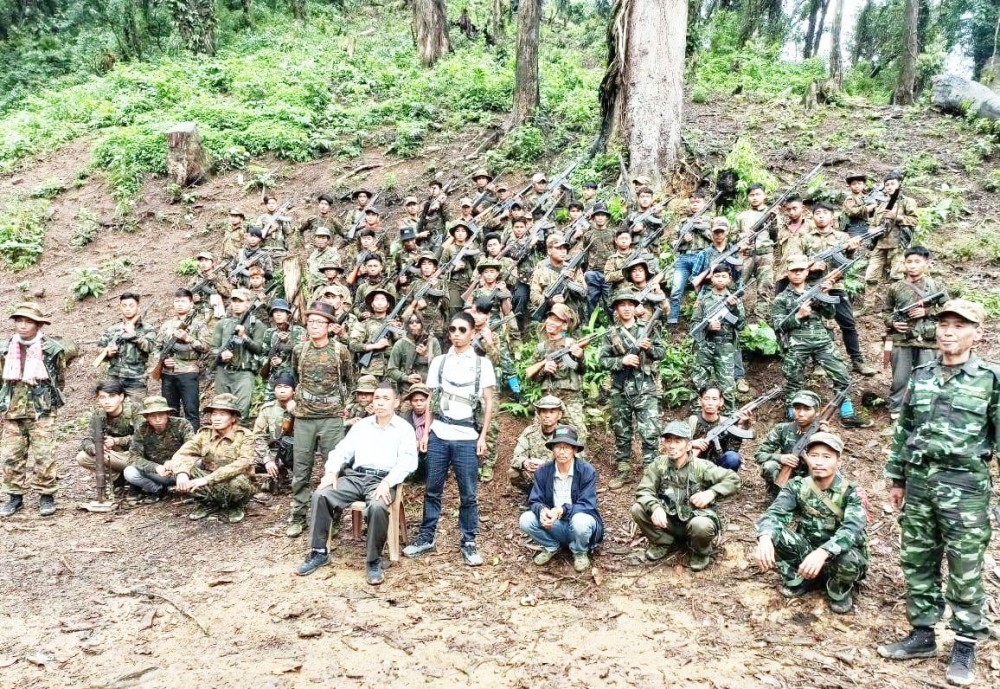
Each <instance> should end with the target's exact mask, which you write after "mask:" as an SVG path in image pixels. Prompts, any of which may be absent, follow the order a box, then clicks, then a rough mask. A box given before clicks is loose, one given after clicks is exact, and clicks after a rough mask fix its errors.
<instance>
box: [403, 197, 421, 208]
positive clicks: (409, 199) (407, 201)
mask: <svg viewBox="0 0 1000 689" xmlns="http://www.w3.org/2000/svg"><path fill="white" fill-rule="evenodd" d="M412 203H420V199H418V198H417V197H416V196H407V197H406V198H405V199H403V205H404V206H409V205H410V204H412Z"/></svg>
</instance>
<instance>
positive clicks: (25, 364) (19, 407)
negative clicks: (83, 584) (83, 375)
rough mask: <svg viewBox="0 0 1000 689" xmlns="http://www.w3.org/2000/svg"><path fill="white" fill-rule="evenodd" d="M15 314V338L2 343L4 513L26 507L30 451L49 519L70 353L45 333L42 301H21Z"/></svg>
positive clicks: (42, 507) (0, 407) (41, 511)
mask: <svg viewBox="0 0 1000 689" xmlns="http://www.w3.org/2000/svg"><path fill="white" fill-rule="evenodd" d="M10 317H11V319H12V320H13V321H14V336H13V337H11V339H10V340H6V341H4V342H2V343H0V361H2V363H3V383H2V384H0V413H2V414H3V433H2V434H0V457H2V458H3V490H4V492H5V493H7V495H8V500H7V503H6V504H5V505H4V506H3V507H0V517H9V516H11V515H12V514H14V513H15V512H17V511H18V510H19V509H21V507H23V506H24V491H25V490H27V487H28V486H27V484H28V453H29V451H30V452H31V456H32V460H33V463H34V467H35V469H34V476H33V480H32V482H31V487H32V488H34V489H35V491H37V492H38V494H39V498H38V512H39V514H41V515H42V516H43V517H47V516H49V515H52V514H55V511H56V499H55V494H56V491H57V490H58V484H57V480H58V475H57V471H56V448H55V432H56V413H57V411H58V409H59V407H61V406H63V395H62V387H63V385H64V384H65V382H66V367H67V366H68V365H69V362H70V355H69V353H68V352H67V350H66V349H65V348H64V347H63V345H62V343H61V342H60V341H59V340H56V339H54V338H52V337H49V336H48V335H45V334H43V333H42V326H44V325H48V324H49V323H51V321H50V320H48V319H47V318H45V316H43V315H42V312H41V310H40V309H39V308H38V305H37V304H35V303H33V302H25V303H23V304H18V306H17V307H16V308H15V309H14V313H12V314H11V316H10Z"/></svg>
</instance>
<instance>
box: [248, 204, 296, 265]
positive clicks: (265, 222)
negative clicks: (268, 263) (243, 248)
mask: <svg viewBox="0 0 1000 689" xmlns="http://www.w3.org/2000/svg"><path fill="white" fill-rule="evenodd" d="M272 221H273V222H272ZM254 224H255V225H256V226H257V227H259V228H260V229H261V231H263V230H264V229H267V228H269V229H268V232H267V236H266V237H264V240H263V241H262V242H261V243H260V248H261V249H263V250H264V251H266V252H268V253H269V254H271V255H272V256H279V255H282V254H284V253H285V251H286V250H287V249H288V235H289V234H290V233H291V229H292V219H291V218H290V217H289V216H287V215H279V216H273V215H271V214H269V213H264V214H263V215H259V216H257V221H256V222H255V223H254Z"/></svg>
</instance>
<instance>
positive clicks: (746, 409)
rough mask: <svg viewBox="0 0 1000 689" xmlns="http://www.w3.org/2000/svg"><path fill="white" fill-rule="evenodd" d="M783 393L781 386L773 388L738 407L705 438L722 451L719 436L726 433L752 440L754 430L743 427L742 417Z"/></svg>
mask: <svg viewBox="0 0 1000 689" xmlns="http://www.w3.org/2000/svg"><path fill="white" fill-rule="evenodd" d="M780 394H781V386H777V387H774V388H771V389H770V390H769V391H767V392H765V393H764V394H763V395H761V396H760V397H757V398H756V399H753V400H750V401H749V402H747V403H746V404H744V405H743V406H742V407H740V408H739V409H737V410H736V411H735V412H733V413H732V414H730V415H729V416H726V417H724V418H723V419H721V420H720V421H719V423H717V424H716V425H715V427H714V428H712V430H710V431H709V432H708V433H706V434H705V440H707V441H708V442H709V443H711V444H712V445H713V446H714V447H715V449H716V451H717V452H722V443H721V442H720V440H719V438H721V437H722V436H723V435H724V434H725V433H729V435H733V436H736V437H737V438H740V439H741V440H750V439H751V438H753V431H752V430H750V429H746V428H742V427H741V426H740V425H739V424H740V417H741V416H743V415H744V414H750V413H752V412H754V411H756V410H757V408H758V407H760V406H761V405H763V404H765V403H767V402H770V401H771V400H773V399H774V398H775V397H777V396H778V395H780Z"/></svg>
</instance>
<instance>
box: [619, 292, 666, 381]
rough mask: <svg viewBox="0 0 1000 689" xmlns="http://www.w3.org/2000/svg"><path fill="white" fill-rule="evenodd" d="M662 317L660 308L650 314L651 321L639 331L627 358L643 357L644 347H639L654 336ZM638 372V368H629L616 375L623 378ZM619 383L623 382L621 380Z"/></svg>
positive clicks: (627, 353)
mask: <svg viewBox="0 0 1000 689" xmlns="http://www.w3.org/2000/svg"><path fill="white" fill-rule="evenodd" d="M662 315H663V309H661V308H660V307H659V306H657V307H656V308H654V309H653V313H651V314H650V316H649V320H647V321H646V325H644V326H643V328H642V330H640V331H639V335H638V336H637V337H636V338H635V342H634V343H633V344H632V346H631V347H629V349H628V351H627V352H626V353H625V355H626V356H628V355H629V354H634V355H636V356H638V357H640V358H641V357H642V352H643V350H642V347H640V346H639V343H640V342H642V341H643V340H646V339H649V337H650V336H651V335H652V334H653V329H654V328H655V327H656V322H657V321H658V320H660V316H662ZM638 370H639V367H638V366H636V367H632V366H628V367H625V368H623V369H621V370H619V371H616V372H615V373H617V374H618V375H619V376H621V375H622V374H625V375H629V376H634V375H635V372H636V371H638ZM617 382H621V381H620V379H619V380H618V381H617Z"/></svg>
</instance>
